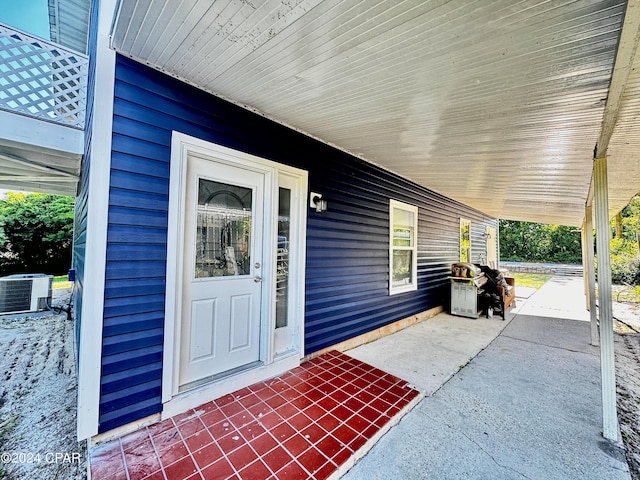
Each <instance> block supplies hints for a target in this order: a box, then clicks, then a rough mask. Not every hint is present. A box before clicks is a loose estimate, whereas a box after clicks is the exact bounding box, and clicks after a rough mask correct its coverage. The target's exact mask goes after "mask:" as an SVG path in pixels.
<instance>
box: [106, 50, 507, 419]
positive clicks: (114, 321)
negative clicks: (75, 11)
mask: <svg viewBox="0 0 640 480" xmlns="http://www.w3.org/2000/svg"><path fill="white" fill-rule="evenodd" d="M113 130H114V131H113V147H112V172H111V190H110V195H109V205H110V210H109V226H108V239H107V242H108V246H107V252H106V255H107V274H106V276H107V279H106V286H105V326H104V332H103V372H102V375H103V376H102V378H101V385H102V396H101V404H100V431H105V430H108V429H109V428H114V427H116V426H119V425H122V424H125V423H127V422H129V421H133V420H137V419H138V418H141V416H143V415H148V414H150V413H149V412H152V413H155V412H157V411H160V409H161V396H160V395H161V392H160V386H161V383H160V382H161V379H162V368H161V357H160V355H161V352H162V342H163V338H164V332H163V324H164V305H165V300H166V299H165V298H164V294H165V290H164V289H165V285H166V278H165V272H166V240H167V211H168V201H169V197H168V193H169V192H168V190H169V173H170V166H169V163H170V154H171V152H170V149H171V132H172V130H176V131H179V132H182V133H185V134H187V135H191V136H194V137H197V138H200V139H203V140H206V141H210V142H214V143H217V144H220V145H224V146H226V147H229V148H234V149H237V150H241V151H244V152H247V153H251V154H254V155H258V156H260V157H263V158H267V159H269V160H273V161H276V162H279V163H284V164H287V165H292V166H295V167H298V168H302V169H304V170H307V171H308V172H309V183H310V185H309V188H310V190H311V191H317V192H321V193H322V194H323V195H324V196H325V198H326V199H327V201H328V204H329V209H328V210H327V211H326V212H322V213H317V212H315V211H313V210H309V214H308V219H307V220H308V221H307V264H306V271H307V277H306V279H305V284H306V302H305V310H306V311H305V345H304V348H305V352H306V353H312V352H314V351H317V350H319V349H322V348H325V347H328V346H330V345H333V344H336V343H339V342H341V341H344V340H347V339H349V338H352V337H354V336H357V335H360V334H362V333H366V332H369V331H371V330H373V329H376V328H378V327H382V326H384V325H387V324H389V323H392V322H395V321H396V320H399V319H402V318H406V317H408V316H411V315H414V314H416V313H419V312H421V311H424V310H427V309H430V308H433V307H436V306H439V305H445V304H446V303H447V295H448V293H447V292H448V288H447V287H448V281H447V276H448V275H449V271H450V267H451V263H453V262H455V261H457V260H458V256H459V218H460V217H464V218H467V219H469V220H471V221H472V231H473V232H474V233H473V239H474V241H476V240H477V239H478V238H479V237H478V236H477V235H478V232H481V231H484V230H483V229H484V228H486V225H495V223H496V222H495V220H493V219H491V218H489V217H487V216H485V215H483V214H482V213H480V212H477V211H475V210H472V209H470V208H468V207H466V206H464V205H462V204H460V203H457V202H454V201H452V200H450V199H448V198H446V197H443V196H442V195H439V194H437V193H434V192H431V191H429V190H427V189H425V188H423V187H420V186H419V185H416V184H413V183H411V182H409V181H407V180H405V179H403V178H401V177H398V176H396V175H394V174H392V173H390V172H388V171H386V170H383V169H381V168H379V167H376V166H374V165H371V164H368V163H365V162H363V161H361V160H359V159H357V158H355V157H352V156H350V155H348V154H346V153H344V152H341V151H338V150H336V149H334V148H332V147H329V146H327V145H325V144H322V143H320V142H318V141H316V140H314V139H312V138H309V137H306V136H305V135H302V134H301V133H299V132H295V131H293V130H290V129H287V128H286V127H283V126H281V125H278V124H276V123H273V122H270V121H268V120H266V119H264V118H262V117H260V116H257V115H255V114H253V113H251V112H249V111H247V110H244V109H241V108H239V107H237V106H235V105H232V104H230V103H228V102H225V101H223V100H221V99H219V98H216V97H213V96H211V95H209V94H207V93H205V92H203V91H201V90H198V89H196V88H193V87H191V86H189V85H185V84H184V83H181V82H179V81H178V80H176V79H173V78H170V77H167V76H165V75H163V74H161V73H159V72H157V71H154V70H151V69H149V68H147V67H145V66H143V65H141V64H138V63H136V62H134V61H132V60H130V59H126V58H124V57H121V56H118V58H117V65H116V84H115V100H114V127H113ZM390 199H395V200H399V201H402V202H406V203H410V204H413V205H416V206H417V207H418V209H419V225H418V237H419V238H418V287H419V289H418V291H416V292H409V293H404V294H400V295H394V296H389V295H388V282H389V246H388V241H389V200H390ZM483 248H484V247H483V246H476V245H474V246H473V254H474V256H475V255H481V254H482V249H483Z"/></svg>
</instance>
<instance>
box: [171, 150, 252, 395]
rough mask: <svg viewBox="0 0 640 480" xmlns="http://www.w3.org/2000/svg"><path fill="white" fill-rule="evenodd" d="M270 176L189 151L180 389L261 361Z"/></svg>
mask: <svg viewBox="0 0 640 480" xmlns="http://www.w3.org/2000/svg"><path fill="white" fill-rule="evenodd" d="M264 188H265V174H264V173H262V172H259V171H255V170H251V169H249V168H245V167H243V166H241V165H237V166H236V165H229V164H228V163H223V162H220V163H219V162H217V161H215V160H212V159H206V158H200V157H197V156H193V155H189V156H188V157H187V179H186V197H185V217H184V242H183V245H184V251H183V252H182V262H183V263H182V265H183V268H182V272H183V274H182V315H181V319H180V322H181V327H180V362H179V382H178V383H179V388H180V390H182V391H184V390H188V389H191V388H194V387H196V386H198V385H200V384H204V383H208V382H210V381H213V380H215V379H216V378H218V377H222V376H226V375H230V374H233V373H236V372H238V371H240V370H243V369H245V368H250V367H252V366H254V365H256V364H257V363H258V361H259V360H260V339H261V336H260V335H261V332H260V328H261V318H260V305H261V296H262V286H263V282H262V275H263V273H262V270H263V269H262V262H263V259H262V253H263V252H262V249H263V238H262V235H263V224H264V218H263V217H264V208H263V199H264Z"/></svg>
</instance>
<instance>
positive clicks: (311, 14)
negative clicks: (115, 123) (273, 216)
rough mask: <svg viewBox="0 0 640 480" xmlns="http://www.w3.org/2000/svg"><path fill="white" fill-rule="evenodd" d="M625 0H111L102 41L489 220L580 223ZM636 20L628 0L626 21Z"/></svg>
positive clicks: (638, 181) (622, 139) (633, 76)
mask: <svg viewBox="0 0 640 480" xmlns="http://www.w3.org/2000/svg"><path fill="white" fill-rule="evenodd" d="M632 1H633V2H635V3H637V0H632ZM625 9H626V2H623V1H618V0H578V1H575V0H546V1H543V0H521V1H515V2H514V1H512V0H494V1H489V0H477V1H471V0H459V1H456V0H450V1H446V0H430V1H421V0H406V1H399V0H379V1H373V0H264V1H261V0H216V1H211V0H181V1H180V2H178V1H176V0H121V2H120V4H119V11H118V13H117V17H116V22H115V24H114V30H113V37H112V45H113V47H114V48H115V49H116V50H117V51H119V52H121V53H122V54H125V55H127V56H130V57H133V58H135V59H137V60H140V61H142V62H145V63H148V64H149V65H151V66H153V67H155V68H158V69H161V70H162V71H164V72H166V73H169V74H171V75H173V76H176V77H178V78H181V79H183V80H185V81H187V82H189V83H192V84H194V85H197V86H199V87H200V88H203V89H205V90H208V91H211V92H214V93H215V94H217V95H220V96H222V97H224V98H227V99H229V100H231V101H234V102H237V103H239V104H241V105H244V106H247V107H249V108H251V109H254V110H256V111H258V112H260V113H262V114H264V115H266V116H268V117H270V118H272V119H275V120H277V121H279V122H282V123H284V124H287V125H289V126H291V127H294V128H296V129H299V130H301V131H303V132H305V133H307V134H310V135H312V136H314V137H317V138H319V139H321V140H323V141H325V142H327V143H330V144H332V145H335V146H337V147H339V148H342V149H344V150H347V151H349V152H351V153H353V154H355V155H357V156H359V157H361V158H363V159H365V160H367V161H370V162H373V163H376V164H378V165H381V166H383V167H385V168H387V169H389V170H392V171H394V172H397V173H398V174H400V175H402V176H404V177H406V178H409V179H411V180H413V181H415V182H417V183H419V184H421V185H424V186H426V187H428V188H430V189H432V190H435V191H437V192H440V193H442V194H444V195H446V196H448V197H451V198H454V199H456V200H459V201H461V202H463V203H466V204H468V205H471V206H473V207H475V208H477V209H479V210H481V211H484V212H486V213H488V214H490V215H493V216H495V217H499V218H507V219H515V220H529V221H536V222H543V223H561V224H566V225H580V224H581V223H582V220H583V217H584V206H585V202H586V200H587V197H588V193H589V186H590V182H591V172H592V163H593V156H594V147H595V145H596V142H597V141H598V138H599V137H600V134H601V131H602V126H603V118H604V117H603V115H604V112H605V105H607V98H608V93H609V85H610V83H611V77H612V73H613V71H614V63H615V61H616V53H617V51H618V43H619V39H620V34H621V29H622V25H623V19H624V13H625ZM638 17H640V12H638V9H637V8H635V7H634V8H633V9H632V8H630V9H629V12H628V14H627V19H626V20H625V25H627V24H629V23H630V24H631V27H626V26H625V29H626V30H629V29H630V28H631V29H633V28H637V27H635V26H634V25H636V24H635V23H633V22H630V19H631V20H633V19H634V18H638ZM630 38H632V44H631V45H628V44H627V45H626V47H625V48H627V49H628V48H630V47H631V48H632V50H631V51H630V52H629V51H627V53H629V55H627V57H628V58H629V59H630V60H629V62H630V63H629V64H627V65H626V67H627V68H626V70H624V69H623V70H621V69H620V68H619V67H620V65H616V70H619V71H623V73H625V74H624V75H621V74H620V78H623V79H624V81H623V82H622V95H621V101H620V102H619V104H618V106H619V109H617V110H616V115H615V116H612V115H608V118H609V120H610V121H611V119H612V118H613V123H614V129H613V134H612V135H611V142H610V143H609V145H608V147H609V148H608V151H607V154H608V157H609V160H610V168H611V170H610V182H609V183H610V189H611V195H610V209H611V210H612V212H615V211H618V210H620V209H621V208H623V207H624V206H625V205H626V203H627V202H628V201H629V199H630V198H631V197H632V196H633V195H634V194H635V193H637V192H638V191H639V190H640V149H639V147H640V69H639V68H637V67H638V62H639V61H640V60H639V59H638V55H637V54H636V53H634V52H636V50H635V47H637V43H638V35H637V32H631V35H630ZM633 42H635V44H634V43H633ZM634 45H635V47H634ZM631 62H634V63H631ZM627 73H628V79H627V75H626V74H627ZM617 75H618V74H617Z"/></svg>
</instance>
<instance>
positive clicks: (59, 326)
mask: <svg viewBox="0 0 640 480" xmlns="http://www.w3.org/2000/svg"><path fill="white" fill-rule="evenodd" d="M69 295H70V291H69V290H68V289H60V290H58V289H55V290H54V299H53V304H54V306H57V305H63V304H66V303H67V302H68V298H69ZM0 352H1V354H0V479H2V480H22V479H34V480H38V479H42V480H53V479H59V480H81V479H85V478H86V462H87V455H86V448H85V443H84V442H83V443H78V442H77V441H76V397H77V382H76V370H75V368H76V367H75V352H74V333H73V321H70V320H67V315H66V313H62V314H53V313H44V314H43V313H38V314H32V315H22V316H0Z"/></svg>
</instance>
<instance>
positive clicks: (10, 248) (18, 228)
mask: <svg viewBox="0 0 640 480" xmlns="http://www.w3.org/2000/svg"><path fill="white" fill-rule="evenodd" d="M73 202H74V198H73V197H66V196H59V195H48V194H42V193H31V194H26V193H12V192H9V193H8V194H7V196H6V198H4V199H3V200H0V272H1V273H2V274H7V273H16V272H21V273H53V274H61V273H65V272H66V271H67V270H68V269H69V266H70V265H71V244H72V238H73Z"/></svg>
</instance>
